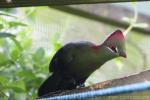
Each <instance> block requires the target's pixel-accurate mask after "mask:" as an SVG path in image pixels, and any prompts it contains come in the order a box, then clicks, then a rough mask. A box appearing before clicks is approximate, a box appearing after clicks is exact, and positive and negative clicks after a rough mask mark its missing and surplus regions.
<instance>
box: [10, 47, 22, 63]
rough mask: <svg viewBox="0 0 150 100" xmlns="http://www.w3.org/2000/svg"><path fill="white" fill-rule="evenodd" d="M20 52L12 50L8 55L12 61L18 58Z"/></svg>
mask: <svg viewBox="0 0 150 100" xmlns="http://www.w3.org/2000/svg"><path fill="white" fill-rule="evenodd" d="M20 54H21V51H20V50H18V49H13V50H12V51H11V53H10V56H11V58H12V59H13V60H15V61H16V60H17V59H18V58H19V57H20Z"/></svg>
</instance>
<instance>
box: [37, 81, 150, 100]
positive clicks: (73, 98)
mask: <svg viewBox="0 0 150 100" xmlns="http://www.w3.org/2000/svg"><path fill="white" fill-rule="evenodd" d="M143 90H150V82H144V83H136V84H130V85H124V86H118V87H112V88H107V89H101V90H94V91H88V92H82V93H76V94H70V95H63V96H56V97H49V98H43V99H38V100H77V99H78V100H79V99H86V98H93V97H99V96H107V95H115V94H122V93H131V92H139V91H143Z"/></svg>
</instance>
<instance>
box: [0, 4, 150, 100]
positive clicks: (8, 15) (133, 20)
mask: <svg viewBox="0 0 150 100" xmlns="http://www.w3.org/2000/svg"><path fill="white" fill-rule="evenodd" d="M149 5H150V2H137V3H114V4H88V5H72V6H65V7H63V6H59V7H56V6H54V7H43V6H42V7H22V8H4V9H2V8H1V9H0V94H1V95H0V98H4V97H5V98H10V99H12V98H13V99H14V100H32V99H35V98H36V97H37V90H38V88H39V86H40V84H41V83H42V82H43V81H44V80H45V79H46V78H47V77H48V76H49V75H50V73H49V72H48V69H49V68H48V67H49V62H50V60H51V59H52V57H53V55H54V54H55V53H56V51H57V50H58V49H59V48H60V47H62V46H63V45H65V44H66V43H68V42H77V41H90V42H93V43H96V44H100V43H102V42H103V40H104V39H105V38H106V37H107V36H108V35H109V34H111V33H112V32H113V31H115V30H117V29H121V30H122V31H123V32H124V34H125V36H126V50H127V55H128V57H127V59H124V58H117V59H114V60H111V61H109V62H107V63H105V64H104V65H103V66H102V67H101V68H100V69H99V70H97V71H96V72H94V73H93V74H92V75H91V76H90V77H89V79H88V80H87V81H86V85H91V84H94V83H98V82H103V81H106V80H110V79H116V78H121V77H125V76H129V75H132V74H136V73H139V72H142V71H144V70H148V69H150V62H149V61H150V56H149V55H150V10H149V9H150V6H149Z"/></svg>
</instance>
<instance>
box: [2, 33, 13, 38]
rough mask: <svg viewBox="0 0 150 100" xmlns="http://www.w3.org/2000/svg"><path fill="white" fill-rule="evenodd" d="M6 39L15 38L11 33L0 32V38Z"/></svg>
mask: <svg viewBox="0 0 150 100" xmlns="http://www.w3.org/2000/svg"><path fill="white" fill-rule="evenodd" d="M6 37H16V36H15V35H13V34H11V33H5V32H0V38H6Z"/></svg>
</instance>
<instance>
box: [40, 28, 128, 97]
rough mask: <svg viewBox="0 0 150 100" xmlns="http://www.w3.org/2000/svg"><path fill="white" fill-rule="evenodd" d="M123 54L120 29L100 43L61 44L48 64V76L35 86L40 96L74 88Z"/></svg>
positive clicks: (123, 46)
mask: <svg viewBox="0 0 150 100" xmlns="http://www.w3.org/2000/svg"><path fill="white" fill-rule="evenodd" d="M119 56H123V57H126V54H125V40H124V36H123V34H122V32H121V31H119V30H117V31H115V32H114V33H112V34H111V35H110V36H109V37H108V38H107V39H106V40H105V41H104V42H103V43H102V44H101V45H95V44H93V43H90V42H82V43H80V42H79V43H69V44H67V45H65V46H64V47H62V48H61V49H60V50H59V51H58V52H57V53H56V54H55V56H54V57H53V59H52V61H51V63H50V67H49V69H50V71H52V72H53V75H52V76H50V77H49V78H48V79H47V80H46V81H45V82H44V83H43V84H42V85H41V87H40V88H39V92H38V95H39V96H42V95H45V94H47V93H50V92H54V91H58V90H67V89H74V88H76V87H77V86H80V85H81V84H84V82H85V81H86V79H87V78H88V77H89V76H90V75H91V74H92V73H93V72H94V71H95V70H96V69H98V68H100V66H101V65H103V64H104V63H105V62H107V61H108V60H111V59H113V58H116V57H119Z"/></svg>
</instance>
